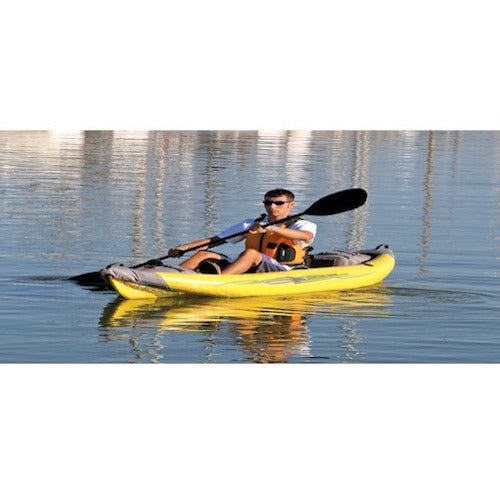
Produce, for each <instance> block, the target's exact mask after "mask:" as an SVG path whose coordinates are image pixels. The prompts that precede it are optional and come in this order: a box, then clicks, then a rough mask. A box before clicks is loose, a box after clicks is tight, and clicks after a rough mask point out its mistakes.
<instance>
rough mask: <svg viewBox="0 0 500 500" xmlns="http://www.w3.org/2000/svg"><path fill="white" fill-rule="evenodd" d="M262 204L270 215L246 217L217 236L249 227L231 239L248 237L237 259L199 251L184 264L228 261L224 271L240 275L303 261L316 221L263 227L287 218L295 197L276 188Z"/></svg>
mask: <svg viewBox="0 0 500 500" xmlns="http://www.w3.org/2000/svg"><path fill="white" fill-rule="evenodd" d="M263 203H264V206H265V208H266V212H267V216H265V217H263V218H261V219H257V220H254V219H247V220H245V221H243V222H241V223H240V224H237V225H236V226H232V227H230V228H228V229H226V230H225V231H223V232H222V233H220V234H219V235H218V237H219V238H222V239H224V238H226V237H228V236H230V235H231V234H234V233H238V232H241V231H245V230H247V229H249V231H248V233H247V234H246V235H243V236H239V237H236V238H231V239H229V240H228V241H229V242H231V243H238V242H239V241H242V240H243V239H246V242H245V247H246V248H245V250H244V251H243V252H242V253H241V254H240V255H239V256H238V257H237V258H236V259H230V258H228V257H227V256H225V255H222V254H219V253H216V252H212V251H210V250H200V251H198V252H197V253H196V254H195V255H193V256H192V257H190V258H189V259H187V260H186V261H184V262H183V263H182V264H181V266H182V267H185V268H187V269H196V268H197V267H198V266H199V265H200V264H201V263H202V261H204V260H205V259H213V260H215V261H221V262H222V261H225V263H226V264H227V262H228V261H229V264H228V265H227V266H226V267H224V268H223V269H222V274H241V273H244V272H247V271H248V270H250V269H252V270H253V271H255V272H269V271H287V270H289V269H292V268H293V267H294V266H297V265H301V264H303V262H304V258H305V256H306V254H307V247H309V246H310V245H311V243H312V242H313V240H314V237H315V236H316V224H314V223H313V222H309V221H305V220H303V219H298V220H292V221H290V222H289V223H288V224H284V225H279V224H278V225H271V226H267V227H263V226H264V225H265V224H267V223H268V222H274V221H277V220H281V219H285V218H286V217H288V216H289V215H290V212H291V211H292V209H293V207H295V196H294V194H293V193H292V192H291V191H288V190H286V189H273V190H271V191H269V192H267V193H266V194H265V196H264V202H263ZM209 242H210V239H209V238H206V239H204V240H200V241H198V242H194V243H196V244H202V243H207V244H208V243H209ZM185 249H186V248H185V247H183V246H179V247H175V248H172V249H171V250H170V251H169V254H168V256H169V257H178V256H179V255H181V252H182V251H184V250H185Z"/></svg>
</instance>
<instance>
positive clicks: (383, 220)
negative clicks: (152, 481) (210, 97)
mask: <svg viewBox="0 0 500 500" xmlns="http://www.w3.org/2000/svg"><path fill="white" fill-rule="evenodd" d="M280 186H282V187H286V188H288V189H291V190H292V191H294V192H295V194H296V201H297V210H298V211H299V210H304V209H305V208H307V207H308V206H309V205H310V204H311V203H312V202H313V201H315V200H317V199H318V198H320V197H322V196H324V195H326V194H329V193H332V192H336V191H340V190H342V189H346V188H351V187H362V188H364V189H366V190H367V192H368V202H367V204H366V205H365V206H363V207H362V208H360V209H358V210H355V211H352V212H348V213H344V214H341V215H335V216H330V217H315V218H311V220H314V222H316V223H317V224H318V229H319V233H318V236H317V238H316V241H315V245H314V246H315V250H316V251H326V250H329V249H334V248H336V249H339V248H346V249H356V248H372V247H375V246H376V245H378V244H380V243H389V244H390V245H391V247H392V248H393V249H394V252H395V254H396V258H397V264H396V268H395V270H394V271H393V273H392V274H391V275H390V276H389V277H388V278H387V279H386V280H385V281H384V283H382V284H380V285H378V286H374V287H370V288H367V289H364V290H358V291H352V292H346V293H332V294H328V295H321V296H315V297H298V298H275V299H259V300H254V299H240V300H226V301H225V300H201V299H198V300H191V301H189V300H183V301H179V300H177V301H170V302H169V301H157V302H148V301H146V302H135V301H123V300H119V299H117V298H116V294H115V293H113V292H102V291H101V292H98V291H92V290H89V289H86V288H82V287H80V286H78V285H76V284H75V283H73V282H71V281H68V280H67V278H68V277H70V276H72V275H75V274H80V273H84V272H87V271H95V270H98V269H100V268H102V267H103V266H105V265H106V264H109V263H111V262H123V263H125V264H135V263H139V262H142V261H144V260H147V259H149V258H152V257H158V256H161V255H164V254H166V253H167V251H168V249H169V248H170V247H172V246H175V245H177V244H180V243H186V242H189V241H193V240H197V239H199V238H201V237H204V236H212V235H214V234H216V233H217V232H219V231H220V230H222V229H224V228H226V227H227V226H229V225H231V224H234V223H237V222H239V221H240V220H241V219H244V218H247V217H252V216H258V215H259V214H260V213H261V212H262V203H261V200H262V196H263V193H264V192H265V191H267V190H268V189H270V188H274V187H280ZM499 194H500V133H499V132H491V131H485V132H457V131H449V132H447V131H438V132H428V131H421V132H420V131H419V132H415V131H413V132H403V131H396V132H383V131H377V132H364V131H359V132H355V131H350V132H330V131H319V132H310V131H290V132H286V131H276V132H275V131H259V132H257V131H224V132H218V131H209V132H195V131H188V132H176V131H169V132H147V131H145V132H118V131H106V132H99V131H91V132H27V131H22V132H14V131H12V132H0V211H1V219H0V266H1V273H0V317H1V323H0V324H1V327H0V329H1V334H0V362H2V363H254V362H287V363H472V362H481V363H498V362H500V333H499V329H498V325H499V324H500V308H499V291H500V286H499V279H498V278H499V275H500V272H499V270H500V266H499V255H500V253H499V247H500V231H499V228H500V209H499ZM224 250H227V251H228V252H232V253H237V251H238V250H239V247H234V246H232V245H227V246H225V247H221V251H224ZM175 262H178V261H175Z"/></svg>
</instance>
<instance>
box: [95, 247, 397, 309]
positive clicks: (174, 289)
mask: <svg viewBox="0 0 500 500" xmlns="http://www.w3.org/2000/svg"><path fill="white" fill-rule="evenodd" d="M379 248H380V247H377V250H378V249H379ZM370 252H371V251H369V250H366V251H363V253H365V254H367V258H368V260H366V261H364V262H362V263H360V264H354V265H340V266H338V265H334V266H332V265H324V266H322V267H310V268H307V269H292V270H290V271H281V272H269V273H253V274H252V273H246V274H239V275H234V274H233V275H224V274H222V275H221V274H201V273H198V272H182V270H180V269H179V268H169V267H163V266H161V267H144V268H140V269H133V268H128V267H125V266H122V265H117V264H114V265H112V266H109V267H108V268H106V269H104V270H103V271H102V273H103V276H104V278H105V279H107V280H109V282H110V283H111V285H112V286H113V288H114V289H115V290H116V291H117V292H118V293H119V294H120V295H121V296H122V297H124V298H126V299H151V298H160V297H169V296H174V295H178V294H191V295H204V296H212V297H257V296H272V295H297V294H311V293H321V292H329V291H335V290H350V289H354V288H361V287H367V286H370V285H374V284H376V283H379V282H380V281H382V280H383V279H385V278H386V277H387V276H388V275H389V274H390V273H391V271H392V270H393V268H394V266H395V258H394V255H393V253H392V251H391V250H390V249H389V248H388V247H387V246H384V248H383V249H382V250H378V253H372V254H370ZM373 252H375V251H373Z"/></svg>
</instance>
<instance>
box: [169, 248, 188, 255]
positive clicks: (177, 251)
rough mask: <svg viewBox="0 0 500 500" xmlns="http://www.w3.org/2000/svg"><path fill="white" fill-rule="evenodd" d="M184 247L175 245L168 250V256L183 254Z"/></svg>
mask: <svg viewBox="0 0 500 500" xmlns="http://www.w3.org/2000/svg"><path fill="white" fill-rule="evenodd" d="M185 251H186V250H185V248H184V247H182V246H181V247H175V248H171V249H170V250H169V251H168V256H169V257H182V256H183V255H184V252H185Z"/></svg>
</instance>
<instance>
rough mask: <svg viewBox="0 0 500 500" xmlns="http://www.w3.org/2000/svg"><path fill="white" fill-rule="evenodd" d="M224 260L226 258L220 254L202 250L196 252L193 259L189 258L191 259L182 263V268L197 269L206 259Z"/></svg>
mask: <svg viewBox="0 0 500 500" xmlns="http://www.w3.org/2000/svg"><path fill="white" fill-rule="evenodd" d="M222 258H224V256H223V255H221V254H220V253H215V252H209V251H208V250H200V251H198V252H196V253H195V254H194V255H193V256H192V257H189V259H187V260H185V261H184V262H182V263H181V266H182V267H185V268H186V269H196V268H197V267H198V266H199V264H200V262H201V261H202V260H205V259H217V260H221V259H222Z"/></svg>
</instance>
